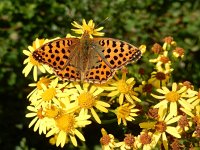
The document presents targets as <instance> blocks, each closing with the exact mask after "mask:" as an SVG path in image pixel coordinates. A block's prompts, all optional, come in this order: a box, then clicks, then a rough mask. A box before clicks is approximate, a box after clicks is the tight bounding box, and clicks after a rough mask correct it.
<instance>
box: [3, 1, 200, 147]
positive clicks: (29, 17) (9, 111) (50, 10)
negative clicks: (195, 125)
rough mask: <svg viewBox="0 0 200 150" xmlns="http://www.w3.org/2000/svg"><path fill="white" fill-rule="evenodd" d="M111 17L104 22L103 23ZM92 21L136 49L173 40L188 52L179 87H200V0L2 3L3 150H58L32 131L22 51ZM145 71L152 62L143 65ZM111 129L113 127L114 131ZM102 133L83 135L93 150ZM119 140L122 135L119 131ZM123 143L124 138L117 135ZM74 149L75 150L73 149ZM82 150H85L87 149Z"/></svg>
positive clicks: (178, 71)
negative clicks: (187, 83)
mask: <svg viewBox="0 0 200 150" xmlns="http://www.w3.org/2000/svg"><path fill="white" fill-rule="evenodd" d="M107 17H109V19H108V20H107V21H105V22H103V20H104V19H105V18H107ZM83 18H85V19H86V20H87V21H89V20H90V19H93V20H94V22H95V23H96V24H99V23H102V24H100V26H104V30H103V31H104V32H105V36H106V37H112V38H118V39H122V40H124V41H127V42H129V43H134V45H136V46H139V45H141V44H145V45H147V53H150V52H149V51H150V49H151V46H152V45H153V44H154V43H155V42H157V43H161V42H162V39H163V38H164V37H165V36H172V37H173V38H174V40H175V41H176V42H177V43H178V45H179V46H180V47H182V48H184V49H185V58H184V59H183V61H182V62H180V64H178V65H177V68H176V70H174V73H173V78H174V80H175V81H180V82H181V81H185V80H189V81H190V82H191V83H193V84H194V86H195V87H196V88H198V87H199V86H200V81H199V80H200V71H199V70H200V63H199V62H200V58H199V57H200V42H199V39H200V2H199V1H196V0H190V1H186V0H179V1H174V0H159V1H157V0H142V1H141V0H115V1H110V0H104V1H101V0H96V1H92V0H74V1H70V0H57V1H55V0H1V1H0V149H1V150H12V149H23V150H25V149H31V148H35V149H59V148H56V147H55V146H51V145H50V144H49V143H48V139H46V138H45V136H44V135H39V134H38V132H36V133H35V132H33V129H32V128H31V129H29V128H28V124H29V122H30V119H27V118H25V113H26V106H27V105H28V104H29V103H28V100H27V99H26V96H27V95H28V93H29V92H30V91H31V90H32V89H31V88H28V83H32V82H33V79H32V72H31V73H30V75H29V77H27V78H25V77H24V75H22V70H23V68H24V65H23V60H24V59H25V58H26V57H25V55H23V53H22V51H23V50H24V49H27V47H28V46H29V45H32V42H33V41H34V40H35V38H48V39H51V38H55V37H58V36H59V37H65V36H66V34H67V33H73V32H72V31H71V30H70V29H71V28H72V25H71V22H72V21H77V22H79V23H81V21H82V19H83ZM142 61H143V62H142V63H143V66H144V67H145V66H146V65H145V64H148V58H144V59H143V60H142ZM111 126H112V127H113V126H114V125H111ZM100 128H101V127H100V126H99V125H97V124H96V125H95V124H93V125H92V126H90V127H88V128H87V129H85V131H84V135H85V137H86V141H87V142H86V144H87V146H88V149H93V146H94V145H98V144H99V138H100V136H101V135H100V133H97V132H96V131H100V130H99V129H100ZM114 132H115V134H116V136H117V133H118V132H117V131H114ZM118 137H120V134H119V135H118ZM72 149H73V148H72ZM83 149H86V148H85V147H83Z"/></svg>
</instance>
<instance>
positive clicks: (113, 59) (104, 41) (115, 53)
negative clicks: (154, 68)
mask: <svg viewBox="0 0 200 150" xmlns="http://www.w3.org/2000/svg"><path fill="white" fill-rule="evenodd" d="M93 40H94V44H95V45H99V46H100V47H102V48H101V49H100V48H98V49H97V53H99V55H100V56H101V57H102V60H103V61H104V62H105V63H106V64H107V65H108V66H109V67H110V68H111V69H114V70H117V69H119V68H122V67H123V66H125V65H126V64H128V63H131V62H134V61H137V60H138V59H139V58H140V57H141V55H142V53H141V51H140V50H139V49H138V48H137V47H135V46H133V45H131V44H129V43H127V42H124V41H120V40H117V39H112V38H94V39H93Z"/></svg>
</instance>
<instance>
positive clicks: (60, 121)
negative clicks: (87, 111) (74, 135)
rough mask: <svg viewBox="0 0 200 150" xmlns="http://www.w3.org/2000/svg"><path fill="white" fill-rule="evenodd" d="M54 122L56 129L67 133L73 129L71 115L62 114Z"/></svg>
mask: <svg viewBox="0 0 200 150" xmlns="http://www.w3.org/2000/svg"><path fill="white" fill-rule="evenodd" d="M55 121H56V125H57V127H58V128H59V129H60V130H63V131H65V132H67V133H68V132H70V131H71V130H72V129H74V125H75V118H74V116H73V115H70V114H62V115H61V116H59V117H57V118H56V119H55Z"/></svg>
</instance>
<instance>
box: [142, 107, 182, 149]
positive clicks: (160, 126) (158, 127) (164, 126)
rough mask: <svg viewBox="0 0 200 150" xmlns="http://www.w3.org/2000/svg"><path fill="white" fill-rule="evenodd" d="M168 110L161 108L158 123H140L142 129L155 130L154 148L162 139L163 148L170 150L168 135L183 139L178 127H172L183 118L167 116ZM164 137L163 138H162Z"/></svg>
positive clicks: (153, 137)
mask: <svg viewBox="0 0 200 150" xmlns="http://www.w3.org/2000/svg"><path fill="white" fill-rule="evenodd" d="M166 110H167V109H166V108H164V107H163V106H160V108H159V110H158V115H159V118H158V120H157V121H156V122H143V123H140V124H139V125H140V127H141V128H153V129H155V132H154V133H153V136H152V139H153V142H154V143H153V144H152V145H153V146H155V145H156V144H157V143H158V141H159V140H160V139H161V140H162V143H163V146H164V148H165V149H168V139H167V136H166V133H168V134H170V135H172V136H174V137H176V138H181V136H180V134H179V133H178V131H177V129H176V127H173V126H170V124H174V123H175V122H177V121H178V120H179V119H180V118H181V116H176V117H173V115H172V114H171V113H169V114H168V115H167V116H166V114H167V111H166ZM161 137H162V138H161Z"/></svg>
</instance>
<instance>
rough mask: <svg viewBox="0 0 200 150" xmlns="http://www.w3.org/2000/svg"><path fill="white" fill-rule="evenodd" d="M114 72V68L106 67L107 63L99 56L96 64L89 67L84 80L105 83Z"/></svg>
mask: <svg viewBox="0 0 200 150" xmlns="http://www.w3.org/2000/svg"><path fill="white" fill-rule="evenodd" d="M114 73H115V70H113V69H111V68H110V67H108V65H107V64H106V63H105V62H104V61H103V60H102V59H101V57H100V56H99V61H98V63H97V65H96V66H94V67H93V68H91V69H90V70H89V71H88V72H87V73H86V75H85V80H84V81H85V82H92V83H99V84H102V83H105V82H106V81H107V80H108V79H110V78H111V77H112V76H113V75H114Z"/></svg>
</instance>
